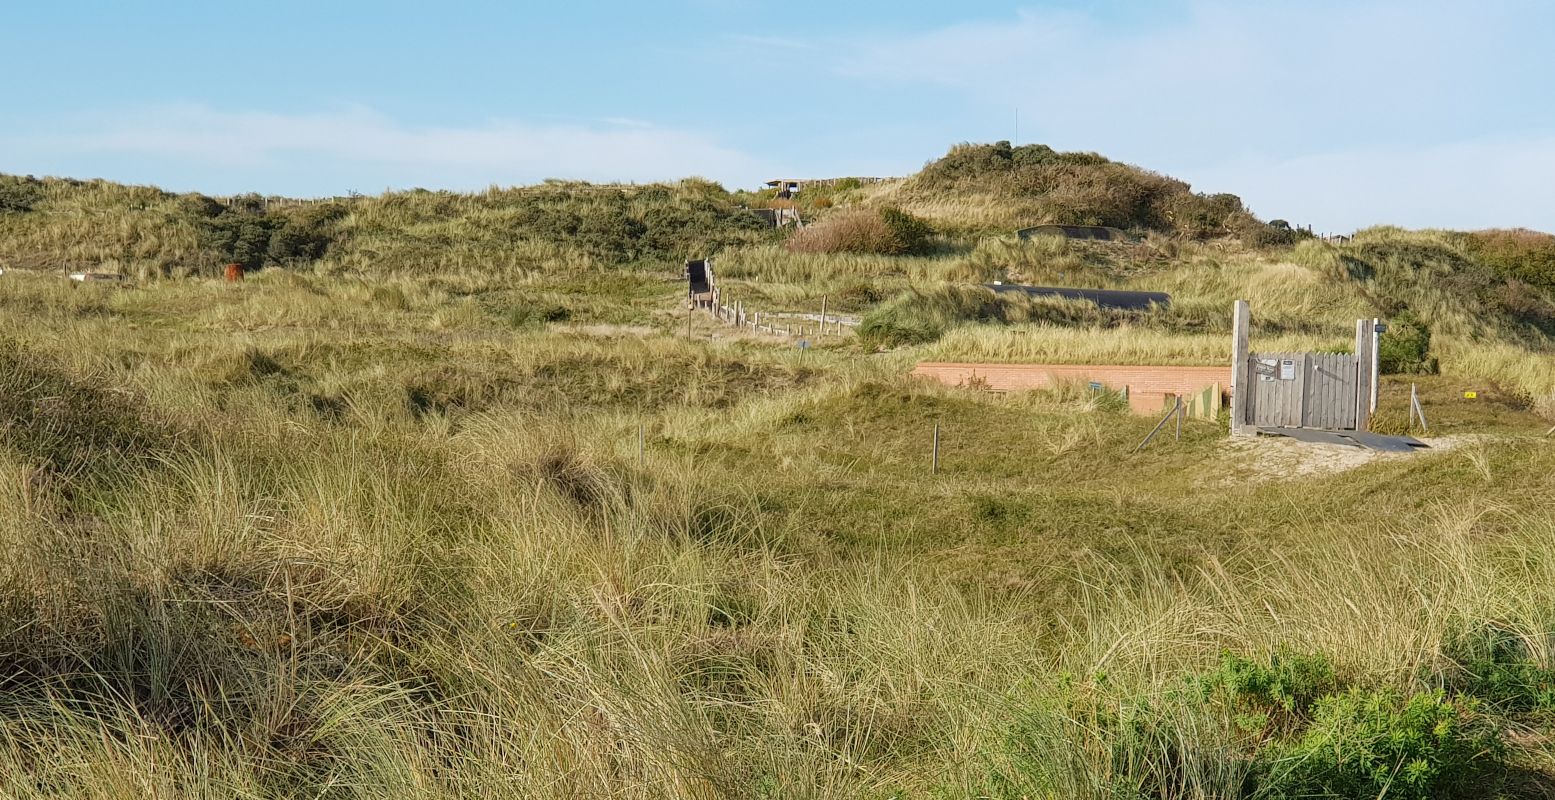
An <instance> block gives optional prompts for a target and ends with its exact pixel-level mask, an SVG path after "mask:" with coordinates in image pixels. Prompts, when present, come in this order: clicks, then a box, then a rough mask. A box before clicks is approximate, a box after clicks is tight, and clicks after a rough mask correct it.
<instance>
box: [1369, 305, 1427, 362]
mask: <svg viewBox="0 0 1555 800" xmlns="http://www.w3.org/2000/svg"><path fill="white" fill-rule="evenodd" d="M1377 368H1378V369H1380V370H1381V371H1382V372H1383V374H1385V375H1397V374H1430V373H1434V372H1436V359H1434V358H1432V357H1431V330H1430V329H1429V328H1427V327H1426V325H1425V323H1423V322H1421V321H1420V319H1419V318H1418V317H1416V316H1415V315H1414V314H1413V313H1411V312H1409V311H1407V310H1406V311H1403V312H1401V313H1399V314H1398V315H1396V316H1394V317H1393V319H1391V320H1390V321H1389V322H1388V329H1387V330H1386V331H1384V332H1383V333H1382V335H1381V336H1380V337H1378V339H1377Z"/></svg>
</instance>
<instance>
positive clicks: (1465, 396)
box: [1463, 392, 1479, 400]
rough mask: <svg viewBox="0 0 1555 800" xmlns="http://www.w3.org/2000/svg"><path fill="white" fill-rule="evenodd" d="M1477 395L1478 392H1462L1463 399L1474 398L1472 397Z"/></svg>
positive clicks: (1474, 397)
mask: <svg viewBox="0 0 1555 800" xmlns="http://www.w3.org/2000/svg"><path fill="white" fill-rule="evenodd" d="M1478 397H1479V392H1464V393H1463V399H1465V400H1474V399H1476V398H1478Z"/></svg>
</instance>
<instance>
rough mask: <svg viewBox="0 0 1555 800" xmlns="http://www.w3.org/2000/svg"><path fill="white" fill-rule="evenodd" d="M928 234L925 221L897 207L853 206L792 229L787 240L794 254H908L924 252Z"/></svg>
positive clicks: (929, 235) (928, 230)
mask: <svg viewBox="0 0 1555 800" xmlns="http://www.w3.org/2000/svg"><path fill="white" fill-rule="evenodd" d="M932 235H933V229H932V228H930V227H929V224H928V223H927V222H924V221H923V220H921V219H918V218H917V217H914V216H912V215H911V214H908V213H907V212H905V211H902V210H900V209H896V208H882V209H878V210H867V209H855V210H849V211H842V212H838V213H836V214H833V215H831V216H829V217H827V218H826V219H824V220H822V221H820V222H817V223H815V224H813V225H810V226H808V227H805V228H803V229H801V230H798V231H795V232H794V234H793V235H792V236H790V237H789V239H788V249H789V250H792V251H794V252H796V253H873V254H877V255H912V254H917V253H923V252H925V251H927V250H928V249H929V247H930V237H931V236H932Z"/></svg>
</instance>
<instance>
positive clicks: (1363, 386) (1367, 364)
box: [1355, 319, 1377, 431]
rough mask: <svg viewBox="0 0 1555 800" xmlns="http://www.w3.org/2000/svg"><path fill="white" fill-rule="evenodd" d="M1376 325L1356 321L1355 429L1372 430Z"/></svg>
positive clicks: (1375, 378)
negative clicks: (1373, 361)
mask: <svg viewBox="0 0 1555 800" xmlns="http://www.w3.org/2000/svg"><path fill="white" fill-rule="evenodd" d="M1375 329H1376V325H1375V324H1374V323H1373V322H1372V321H1371V320H1369V319H1358V320H1356V321H1355V429H1356V430H1358V431H1369V430H1371V412H1372V404H1371V402H1372V401H1371V398H1372V397H1374V396H1375V391H1376V390H1375V388H1374V387H1375V386H1376V383H1377V373H1376V372H1375V371H1374V370H1373V369H1372V366H1371V365H1372V358H1373V356H1374V355H1375V346H1374V344H1373V339H1372V336H1373V335H1374V334H1373V331H1374V330H1375Z"/></svg>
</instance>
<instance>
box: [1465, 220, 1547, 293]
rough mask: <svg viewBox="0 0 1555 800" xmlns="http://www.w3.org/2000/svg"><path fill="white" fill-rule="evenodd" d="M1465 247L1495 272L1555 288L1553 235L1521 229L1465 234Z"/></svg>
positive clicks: (1535, 284) (1540, 285) (1539, 285)
mask: <svg viewBox="0 0 1555 800" xmlns="http://www.w3.org/2000/svg"><path fill="white" fill-rule="evenodd" d="M1468 251H1469V253H1470V254H1471V255H1473V256H1474V257H1475V258H1476V259H1477V260H1479V261H1481V262H1483V263H1484V264H1486V265H1487V266H1489V267H1490V268H1491V269H1494V270H1495V271H1496V273H1497V274H1499V275H1501V276H1502V277H1505V278H1515V279H1517V280H1520V281H1524V282H1526V283H1531V284H1533V285H1534V286H1538V287H1540V288H1543V289H1555V236H1551V235H1550V234H1547V233H1539V232H1538V231H1530V230H1524V229H1521V228H1519V229H1514V230H1491V231H1479V232H1477V233H1472V234H1469V235H1468Z"/></svg>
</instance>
